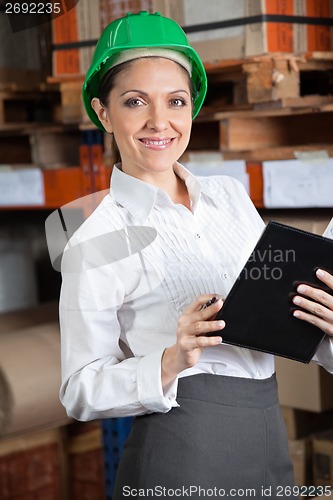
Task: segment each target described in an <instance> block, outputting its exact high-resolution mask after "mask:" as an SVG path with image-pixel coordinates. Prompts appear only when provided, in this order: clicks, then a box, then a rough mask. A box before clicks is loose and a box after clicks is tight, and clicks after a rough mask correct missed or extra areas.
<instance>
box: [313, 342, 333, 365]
mask: <svg viewBox="0 0 333 500" xmlns="http://www.w3.org/2000/svg"><path fill="white" fill-rule="evenodd" d="M312 361H314V362H315V363H317V364H318V365H320V366H322V367H323V368H325V370H327V371H328V372H329V373H332V374H333V339H332V337H329V336H328V335H326V336H325V337H324V339H323V341H322V342H321V344H320V346H319V347H318V349H317V352H316V354H315V355H314V357H313V358H312Z"/></svg>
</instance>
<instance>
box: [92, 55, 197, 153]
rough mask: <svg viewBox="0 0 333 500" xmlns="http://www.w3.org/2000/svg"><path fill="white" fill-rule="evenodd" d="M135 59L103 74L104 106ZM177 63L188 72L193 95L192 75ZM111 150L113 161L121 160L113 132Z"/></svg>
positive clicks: (100, 94) (101, 90)
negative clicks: (119, 78)
mask: <svg viewBox="0 0 333 500" xmlns="http://www.w3.org/2000/svg"><path fill="white" fill-rule="evenodd" d="M147 57H149V58H152V57H154V58H155V59H157V58H158V59H159V57H158V56H147ZM134 61H136V59H132V60H131V61H126V62H124V63H121V64H118V65H117V66H114V67H113V68H111V69H110V70H109V71H108V72H107V73H106V74H105V75H104V76H103V78H102V81H101V85H100V88H99V100H100V102H101V104H102V106H104V107H107V106H108V104H109V96H110V92H111V90H112V89H113V88H114V86H115V84H116V78H117V76H118V75H119V73H121V72H122V71H124V70H125V69H126V68H128V67H129V65H130V64H131V63H133V62H134ZM176 64H177V65H178V66H179V67H180V68H181V70H182V71H184V72H185V73H186V75H187V78H188V84H189V87H190V91H191V95H193V85H192V80H191V77H190V75H189V74H188V72H187V71H186V69H185V68H184V67H183V66H181V65H180V64H178V63H177V62H176ZM192 102H193V99H192ZM111 150H112V151H111V154H112V161H113V163H119V162H121V156H120V151H119V148H118V145H117V142H116V140H115V137H114V134H112V143H111Z"/></svg>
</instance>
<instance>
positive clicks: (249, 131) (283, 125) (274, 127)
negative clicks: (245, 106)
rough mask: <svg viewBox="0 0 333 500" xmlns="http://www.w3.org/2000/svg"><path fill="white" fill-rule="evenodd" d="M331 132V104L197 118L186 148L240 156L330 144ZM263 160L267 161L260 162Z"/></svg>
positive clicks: (332, 111) (215, 114) (217, 114)
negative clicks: (215, 150) (271, 149)
mask: <svg viewBox="0 0 333 500" xmlns="http://www.w3.org/2000/svg"><path fill="white" fill-rule="evenodd" d="M332 129H333V103H330V104H323V105H320V106H304V107H298V108H290V107H288V108H280V109H274V108H267V109H260V110H242V111H233V112H219V113H214V114H212V115H201V116H200V117H198V119H197V120H196V121H195V122H194V125H193V131H192V139H191V142H190V148H193V149H218V150H220V151H221V152H223V153H225V154H230V153H236V154H240V153H242V152H244V151H247V152H249V151H250V152H255V151H258V150H267V149H268V148H289V147H291V148H294V147H296V146H298V147H299V146H308V145H319V144H332ZM246 159H249V158H246ZM252 159H253V157H252ZM256 159H258V158H256ZM263 159H268V158H260V160H263Z"/></svg>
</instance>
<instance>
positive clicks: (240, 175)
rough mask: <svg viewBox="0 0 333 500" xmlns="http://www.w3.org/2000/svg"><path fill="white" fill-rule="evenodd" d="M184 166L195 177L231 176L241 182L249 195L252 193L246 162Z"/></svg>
mask: <svg viewBox="0 0 333 500" xmlns="http://www.w3.org/2000/svg"><path fill="white" fill-rule="evenodd" d="M184 166H185V167H186V168H187V169H188V170H189V171H190V172H192V174H194V175H198V176H202V177H206V176H210V175H229V176H230V177H234V178H235V179H237V180H239V181H240V182H241V183H242V184H243V186H244V187H245V189H246V191H247V193H249V192H250V183H249V175H248V173H247V172H246V162H245V161H243V160H238V161H237V160H235V161H231V160H230V161H205V162H203V163H201V162H188V163H184Z"/></svg>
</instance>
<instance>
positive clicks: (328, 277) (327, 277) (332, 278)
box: [316, 269, 333, 290]
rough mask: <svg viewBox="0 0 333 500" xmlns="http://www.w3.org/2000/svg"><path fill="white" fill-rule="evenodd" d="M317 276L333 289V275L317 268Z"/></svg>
mask: <svg viewBox="0 0 333 500" xmlns="http://www.w3.org/2000/svg"><path fill="white" fill-rule="evenodd" d="M316 276H317V278H319V279H320V281H322V282H323V283H325V284H326V285H328V286H329V288H331V289H332V290H333V275H332V274H330V273H328V272H327V271H323V270H322V269H317V271H316Z"/></svg>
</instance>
